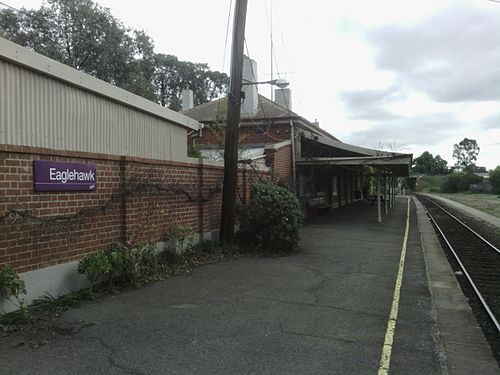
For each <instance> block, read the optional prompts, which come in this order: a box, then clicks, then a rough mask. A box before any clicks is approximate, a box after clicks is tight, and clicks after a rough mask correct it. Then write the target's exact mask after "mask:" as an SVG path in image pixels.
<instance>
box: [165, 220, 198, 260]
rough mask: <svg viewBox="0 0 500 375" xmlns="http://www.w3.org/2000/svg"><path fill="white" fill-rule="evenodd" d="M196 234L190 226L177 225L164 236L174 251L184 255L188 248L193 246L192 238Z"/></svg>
mask: <svg viewBox="0 0 500 375" xmlns="http://www.w3.org/2000/svg"><path fill="white" fill-rule="evenodd" d="M194 234H195V231H194V229H193V227H191V226H190V225H181V224H179V225H175V226H173V227H172V228H170V229H169V230H168V232H167V233H165V235H164V236H163V240H165V241H167V242H169V245H170V248H171V250H172V251H176V252H177V253H180V254H182V253H183V252H184V251H185V250H186V247H190V246H191V242H192V238H193V236H194Z"/></svg>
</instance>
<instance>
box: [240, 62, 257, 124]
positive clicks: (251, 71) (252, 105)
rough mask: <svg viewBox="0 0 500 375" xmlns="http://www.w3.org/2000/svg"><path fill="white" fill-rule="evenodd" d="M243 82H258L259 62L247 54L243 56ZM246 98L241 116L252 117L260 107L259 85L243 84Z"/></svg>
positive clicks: (242, 105)
mask: <svg viewBox="0 0 500 375" xmlns="http://www.w3.org/2000/svg"><path fill="white" fill-rule="evenodd" d="M242 79H243V83H245V82H257V63H256V62H255V60H252V59H251V58H249V57H247V56H243V75H242ZM242 90H243V93H244V95H245V99H243V101H242V104H241V116H245V117H252V116H255V115H256V114H257V110H258V109H259V93H258V91H257V85H243V86H242Z"/></svg>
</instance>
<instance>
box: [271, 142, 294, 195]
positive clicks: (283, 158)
mask: <svg viewBox="0 0 500 375" xmlns="http://www.w3.org/2000/svg"><path fill="white" fill-rule="evenodd" d="M266 165H267V166H268V167H270V168H271V170H272V171H273V173H274V175H275V176H276V177H278V178H279V179H280V181H281V182H282V183H284V184H285V185H286V186H288V187H291V186H292V184H293V180H292V145H287V146H284V147H280V148H279V149H277V150H273V149H268V150H266Z"/></svg>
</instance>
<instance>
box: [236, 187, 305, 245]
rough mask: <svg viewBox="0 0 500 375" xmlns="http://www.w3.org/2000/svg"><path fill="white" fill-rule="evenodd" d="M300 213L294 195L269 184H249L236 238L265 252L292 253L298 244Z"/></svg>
mask: <svg viewBox="0 0 500 375" xmlns="http://www.w3.org/2000/svg"><path fill="white" fill-rule="evenodd" d="M301 222H302V211H301V210H300V205H299V202H298V200H297V198H296V197H295V195H294V194H293V193H292V192H290V191H288V190H286V189H284V188H281V187H279V186H277V185H275V184H273V183H270V182H266V183H263V182H259V183H255V184H253V185H252V196H251V199H250V202H249V203H248V205H247V206H246V207H244V208H242V209H241V212H240V226H241V230H240V233H239V234H238V237H239V238H240V239H242V240H243V241H244V243H245V244H247V245H254V246H257V248H260V249H263V250H265V251H276V252H291V251H292V250H293V249H294V248H295V246H296V245H297V243H298V241H299V234H298V229H299V226H300V224H301Z"/></svg>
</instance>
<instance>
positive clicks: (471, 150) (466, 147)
mask: <svg viewBox="0 0 500 375" xmlns="http://www.w3.org/2000/svg"><path fill="white" fill-rule="evenodd" d="M479 151H480V148H479V146H478V144H477V142H476V140H475V139H469V138H464V139H463V140H462V141H461V142H459V143H458V144H455V145H453V159H455V160H456V163H455V166H456V167H457V169H460V170H465V171H471V170H472V168H473V167H474V165H475V164H476V160H477V155H479Z"/></svg>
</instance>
